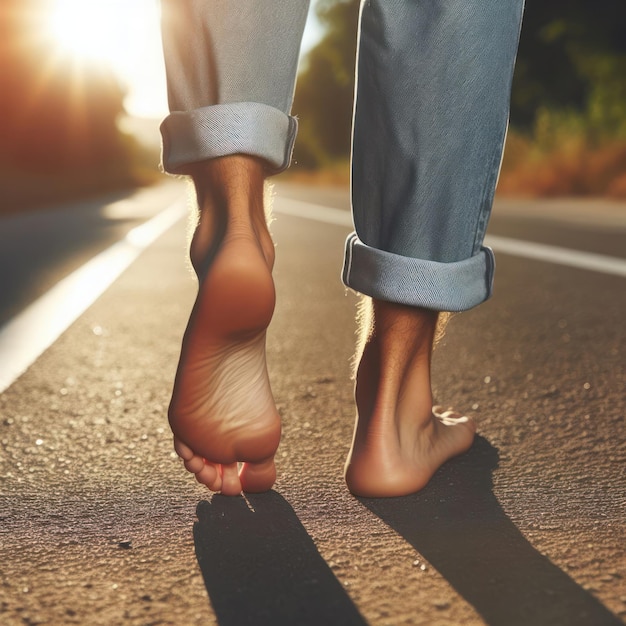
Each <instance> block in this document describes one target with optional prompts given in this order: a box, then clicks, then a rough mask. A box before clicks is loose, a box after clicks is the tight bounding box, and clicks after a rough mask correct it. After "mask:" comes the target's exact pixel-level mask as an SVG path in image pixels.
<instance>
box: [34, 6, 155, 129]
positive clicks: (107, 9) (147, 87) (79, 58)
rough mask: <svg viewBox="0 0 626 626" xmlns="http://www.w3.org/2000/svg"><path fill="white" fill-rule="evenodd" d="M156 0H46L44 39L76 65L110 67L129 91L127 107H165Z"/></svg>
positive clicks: (149, 112) (143, 111)
mask: <svg viewBox="0 0 626 626" xmlns="http://www.w3.org/2000/svg"><path fill="white" fill-rule="evenodd" d="M159 17H160V14H159V3H158V0H106V1H105V2H103V1H102V0H49V12H48V17H47V20H46V31H47V36H48V38H49V39H50V40H51V41H52V42H53V46H54V49H55V50H56V54H57V55H58V56H59V57H61V58H66V59H68V60H70V61H71V62H72V63H73V64H75V65H77V66H81V65H82V66H85V67H88V66H90V65H93V64H98V65H101V66H105V67H109V68H110V69H111V70H112V71H113V72H114V73H115V74H116V76H117V77H118V79H119V80H120V81H121V82H122V83H123V84H124V85H125V87H126V89H127V90H128V95H127V98H126V108H127V109H128V110H129V112H131V113H133V114H136V115H144V116H155V117H158V116H160V115H162V114H163V113H164V112H166V111H167V109H166V103H165V93H166V90H165V78H164V70H163V60H162V52H161V42H160V33H159Z"/></svg>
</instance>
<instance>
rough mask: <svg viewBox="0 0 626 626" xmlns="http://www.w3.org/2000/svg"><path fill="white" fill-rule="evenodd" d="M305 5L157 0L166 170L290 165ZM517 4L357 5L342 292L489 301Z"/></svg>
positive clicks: (417, 0) (409, 299)
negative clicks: (228, 162)
mask: <svg viewBox="0 0 626 626" xmlns="http://www.w3.org/2000/svg"><path fill="white" fill-rule="evenodd" d="M308 4H309V3H308V2H307V1H305V0H162V9H163V44H164V54H165V63H166V70H167V80H168V97H169V104H170V111H171V113H170V115H169V116H168V117H167V118H166V119H165V120H164V121H163V124H162V125H161V132H162V137H163V166H164V168H165V170H166V171H168V172H171V173H180V172H184V171H185V168H186V166H187V165H189V164H190V163H194V162H197V161H203V160H206V159H211V158H215V157H219V156H225V155H228V154H237V153H243V154H250V155H255V156H258V157H261V158H263V159H265V161H266V162H267V163H268V165H269V167H270V169H271V170H272V171H273V172H279V171H282V170H284V169H285V168H287V167H288V166H289V162H290V159H291V153H292V149H293V143H294V140H295V136H296V131H297V123H296V120H295V119H294V118H293V117H292V116H291V115H290V111H291V105H292V101H293V92H294V86H295V79H296V70H297V64H298V53H299V48H300V41H301V37H302V31H303V29H304V24H305V20H306V15H307V11H308ZM522 11H523V0H364V1H363V3H362V6H361V17H360V26H359V46H358V50H359V51H358V75H357V89H356V102H355V113H354V129H353V146H352V210H353V217H354V225H355V232H354V233H352V234H351V235H350V236H349V237H348V239H347V242H346V253H345V262H344V268H343V281H344V283H345V284H346V285H347V286H348V287H351V288H353V289H355V290H356V291H359V292H361V293H364V294H367V295H369V296H372V297H374V298H378V299H381V300H386V301H389V302H396V303H400V304H406V305H410V306H416V307H424V308H428V309H434V310H440V311H461V310H465V309H469V308H471V307H473V306H475V305H477V304H479V303H481V302H483V301H484V300H486V299H487V298H488V297H489V296H490V295H491V290H492V284H493V272H494V259H493V253H492V252H491V250H490V249H489V248H486V247H484V246H483V245H482V242H483V238H484V235H485V230H486V227H487V222H488V219H489V215H490V212H491V205H492V202H493V195H494V191H495V186H496V182H497V178H498V172H499V168H500V162H501V158H502V150H503V145H504V139H505V135H506V128H507V123H508V112H509V98H510V91H511V78H512V74H513V66H514V62H515V55H516V50H517V43H518V38H519V29H520V24H521V18H522Z"/></svg>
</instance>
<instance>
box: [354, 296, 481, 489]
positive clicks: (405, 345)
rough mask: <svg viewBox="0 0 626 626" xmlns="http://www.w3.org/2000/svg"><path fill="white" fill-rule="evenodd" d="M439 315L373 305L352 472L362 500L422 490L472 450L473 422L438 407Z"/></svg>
mask: <svg viewBox="0 0 626 626" xmlns="http://www.w3.org/2000/svg"><path fill="white" fill-rule="evenodd" d="M437 317H438V314H437V312H434V311H427V310H425V309H417V308H413V307H406V306H402V305H396V304H391V303H388V302H383V301H374V302H373V322H372V326H371V329H369V332H370V334H369V336H368V337H366V339H365V343H364V347H363V353H362V356H361V359H360V362H359V365H358V370H357V380H356V404H357V420H356V425H355V431H354V438H353V441H352V448H351V450H350V453H349V455H348V460H347V462H346V470H345V476H346V482H347V484H348V488H349V489H350V491H351V492H352V493H354V494H355V495H359V496H365V497H388V496H402V495H407V494H410V493H414V492H416V491H419V490H420V489H422V488H423V487H425V486H426V484H427V483H428V481H429V480H430V479H431V477H432V476H433V474H434V473H435V472H436V471H437V469H438V468H439V467H440V466H441V465H443V463H445V462H446V461H447V460H448V459H450V458H452V457H454V456H456V455H458V454H461V453H463V452H465V451H466V450H468V449H469V448H470V447H471V445H472V442H473V440H474V433H475V431H476V426H475V424H474V422H473V420H472V419H471V418H468V417H465V416H462V415H460V414H459V413H455V412H454V411H444V410H443V409H442V408H441V407H433V405H432V391H431V384H430V362H431V354H432V347H433V338H434V335H435V329H436V326H437Z"/></svg>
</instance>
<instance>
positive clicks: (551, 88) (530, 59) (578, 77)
mask: <svg viewBox="0 0 626 626" xmlns="http://www.w3.org/2000/svg"><path fill="white" fill-rule="evenodd" d="M542 109H551V110H568V111H570V112H571V111H577V112H579V113H582V114H585V116H587V123H589V124H592V125H593V126H594V127H595V130H597V131H599V132H603V131H609V132H612V133H615V131H616V130H618V129H620V130H621V131H622V132H626V2H624V0H596V1H595V2H593V3H590V2H589V1H588V0H550V2H541V0H527V2H526V9H525V14H524V25H523V27H522V33H521V38H520V47H519V54H518V60H517V67H516V71H515V80H514V84H513V94H512V101H511V120H512V123H513V125H515V126H518V127H520V128H525V129H527V130H528V129H530V128H532V127H533V125H534V124H535V122H536V118H537V112H538V111H540V110H542Z"/></svg>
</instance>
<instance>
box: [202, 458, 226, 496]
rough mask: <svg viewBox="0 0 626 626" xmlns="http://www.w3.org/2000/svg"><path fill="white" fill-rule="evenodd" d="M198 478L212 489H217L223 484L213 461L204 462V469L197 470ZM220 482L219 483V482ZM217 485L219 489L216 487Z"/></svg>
mask: <svg viewBox="0 0 626 626" xmlns="http://www.w3.org/2000/svg"><path fill="white" fill-rule="evenodd" d="M196 480H197V481H198V482H199V483H201V484H203V485H206V486H207V487H208V488H209V489H211V491H217V490H218V489H219V487H221V486H222V480H221V477H220V475H219V472H218V470H217V467H215V465H214V464H213V463H207V462H206V461H205V463H204V464H203V467H202V469H201V470H200V471H199V472H196ZM218 483H219V484H218ZM216 486H217V489H216V488H215V487H216Z"/></svg>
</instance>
